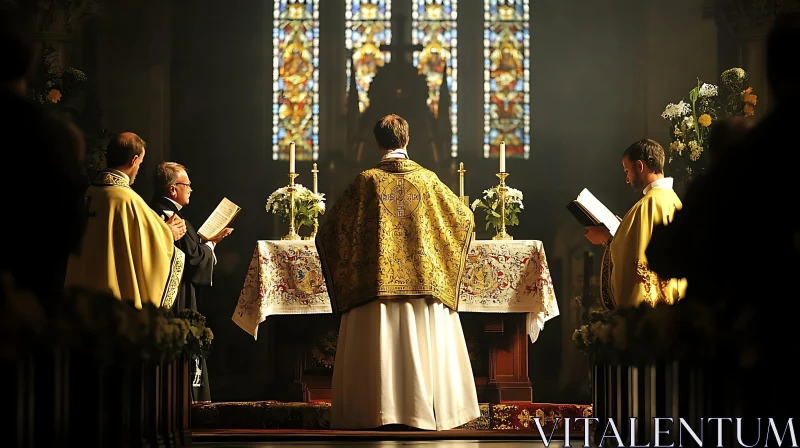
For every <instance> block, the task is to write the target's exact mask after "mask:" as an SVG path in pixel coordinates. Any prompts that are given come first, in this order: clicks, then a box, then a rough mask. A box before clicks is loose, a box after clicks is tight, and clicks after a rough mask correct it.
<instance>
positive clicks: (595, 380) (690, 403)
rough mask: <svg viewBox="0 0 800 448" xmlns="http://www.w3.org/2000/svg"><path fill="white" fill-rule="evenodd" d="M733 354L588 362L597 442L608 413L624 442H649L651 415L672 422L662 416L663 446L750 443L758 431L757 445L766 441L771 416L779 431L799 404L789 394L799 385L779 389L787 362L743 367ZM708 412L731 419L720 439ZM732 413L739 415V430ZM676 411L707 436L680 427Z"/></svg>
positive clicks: (653, 428) (609, 442)
mask: <svg viewBox="0 0 800 448" xmlns="http://www.w3.org/2000/svg"><path fill="white" fill-rule="evenodd" d="M733 361H734V362H717V363H712V362H709V363H706V364H702V365H700V364H689V363H681V362H677V361H675V362H669V363H652V364H644V365H621V364H603V363H593V365H592V407H593V415H594V417H596V418H597V419H598V421H597V422H596V423H595V443H597V444H598V445H597V446H600V445H599V444H600V443H601V442H602V441H603V435H604V434H606V435H608V436H612V435H613V431H611V429H610V428H609V429H608V430H606V428H607V425H608V421H609V419H611V420H613V422H614V423H615V424H616V428H617V430H618V431H619V434H620V436H622V440H623V441H624V443H625V444H626V446H629V445H631V444H633V443H636V444H639V445H645V444H647V443H648V442H649V443H650V446H653V443H654V441H655V440H656V439H655V432H656V420H655V419H656V418H660V419H666V418H671V419H672V421H671V422H670V421H667V420H661V421H660V422H659V430H660V432H661V435H660V436H659V437H660V440H659V445H660V446H683V447H691V446H726V447H727V446H731V447H732V446H743V445H741V444H740V442H739V441H738V440H737V437H741V439H742V442H743V443H744V444H746V445H753V444H754V443H755V442H756V440H759V438H760V443H758V444H757V445H758V446H765V445H764V443H765V441H766V432H767V430H768V429H769V428H768V424H767V421H768V418H773V419H774V421H775V423H776V425H778V429H779V431H781V432H782V431H783V429H784V428H785V426H786V424H787V421H788V420H789V418H790V417H791V416H792V415H791V414H792V413H793V411H791V410H790V408H793V407H795V406H796V404H795V403H793V402H791V400H792V399H794V398H797V392H796V389H797V387H791V388H787V389H786V390H784V391H781V386H782V385H785V384H786V383H784V382H783V379H788V376H787V373H788V370H787V369H784V371H783V372H782V373H781V372H779V371H777V369H770V368H767V367H766V366H764V367H762V366H756V367H755V368H748V369H743V368H739V367H737V365H736V364H737V363H736V362H735V360H733ZM780 398H783V399H780ZM787 411H788V412H787ZM631 418H635V419H636V420H635V421H632V420H631ZM709 418H723V419H731V420H729V421H725V422H723V423H722V428H723V429H722V437H723V438H722V440H721V441H718V434H717V423H719V422H717V421H714V422H713V423H712V422H709V420H708V419H709ZM737 418H741V419H742V425H741V431H738V433H737V430H736V419H737ZM759 418H760V419H761V420H760V421H759V420H758V419H759ZM681 419H682V420H683V422H684V424H685V425H688V426H689V427H690V428H692V429H693V430H694V431H695V433H696V434H697V435H698V436H699V437H702V438H703V439H704V443H703V444H702V445H699V444H697V443H696V442H695V440H694V439H693V438H692V437H691V435H690V434H689V433H688V431H687V429H686V428H685V427H684V428H681V427H680V426H681ZM701 419H702V420H701ZM759 426H760V428H759ZM701 429H702V431H703V432H700V431H701ZM632 430H633V431H634V432H633V433H632ZM633 434H635V435H633ZM632 435H633V436H632ZM773 440H774V439H773ZM672 443H674V445H671V444H672ZM719 443H721V445H720V444H719ZM605 446H617V442H616V440H615V439H612V438H606V441H605ZM769 446H777V445H769Z"/></svg>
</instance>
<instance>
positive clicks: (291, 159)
mask: <svg viewBox="0 0 800 448" xmlns="http://www.w3.org/2000/svg"><path fill="white" fill-rule="evenodd" d="M289 172H290V173H294V142H291V143H289Z"/></svg>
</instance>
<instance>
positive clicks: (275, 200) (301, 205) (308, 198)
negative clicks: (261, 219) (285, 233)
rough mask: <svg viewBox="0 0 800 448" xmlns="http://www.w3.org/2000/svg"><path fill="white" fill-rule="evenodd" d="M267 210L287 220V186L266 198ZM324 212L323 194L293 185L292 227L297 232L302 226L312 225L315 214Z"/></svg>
mask: <svg viewBox="0 0 800 448" xmlns="http://www.w3.org/2000/svg"><path fill="white" fill-rule="evenodd" d="M267 211H268V212H269V211H271V212H272V213H274V214H276V215H278V216H280V217H281V218H283V222H289V216H290V215H291V206H290V203H289V187H281V188H278V189H277V190H275V191H274V192H273V193H272V194H271V195H269V198H268V199H267ZM323 213H325V194H324V193H314V192H313V191H311V190H309V189H308V188H306V187H304V186H302V185H300V184H295V185H294V227H295V230H296V231H297V232H298V233H299V232H300V228H301V227H302V226H309V227H313V226H314V220H315V219H316V218H317V216H319V215H321V214H323Z"/></svg>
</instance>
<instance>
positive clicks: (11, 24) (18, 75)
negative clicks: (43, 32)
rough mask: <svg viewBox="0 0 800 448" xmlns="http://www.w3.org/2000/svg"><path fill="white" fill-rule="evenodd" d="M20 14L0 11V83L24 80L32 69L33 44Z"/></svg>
mask: <svg viewBox="0 0 800 448" xmlns="http://www.w3.org/2000/svg"><path fill="white" fill-rule="evenodd" d="M23 23H28V22H27V21H25V20H23V18H22V17H21V15H20V14H18V13H16V12H12V11H8V10H3V11H0V60H2V61H3V63H2V64H0V67H2V68H0V82H3V83H6V82H9V81H16V80H18V79H22V78H24V77H25V76H26V75H27V74H28V73H29V72H30V70H31V68H33V43H32V41H31V39H30V34H29V33H28V32H26V30H24V29H23V28H22V24H23Z"/></svg>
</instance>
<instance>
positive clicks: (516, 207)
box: [471, 186, 525, 231]
mask: <svg viewBox="0 0 800 448" xmlns="http://www.w3.org/2000/svg"><path fill="white" fill-rule="evenodd" d="M506 188H508V191H506V197H505V209H506V227H509V226H516V225H519V217H518V216H517V214H519V212H520V211H522V209H523V208H525V207H524V206H523V205H522V192H521V191H519V190H517V189H516V188H510V187H506ZM499 206H500V193H499V191H498V187H497V186H494V187H492V188H490V189H488V190H483V198H481V199H475V200H474V201H473V202H472V206H471V207H472V210H473V211H477V209H478V208H482V209H483V210H484V212H486V214H485V218H486V229H487V230H488V229H489V227H494V229H495V231H500V227H502V223H501V222H500V221H501V220H502V217H501V215H502V213H501V212H502V210H500V208H499Z"/></svg>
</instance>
